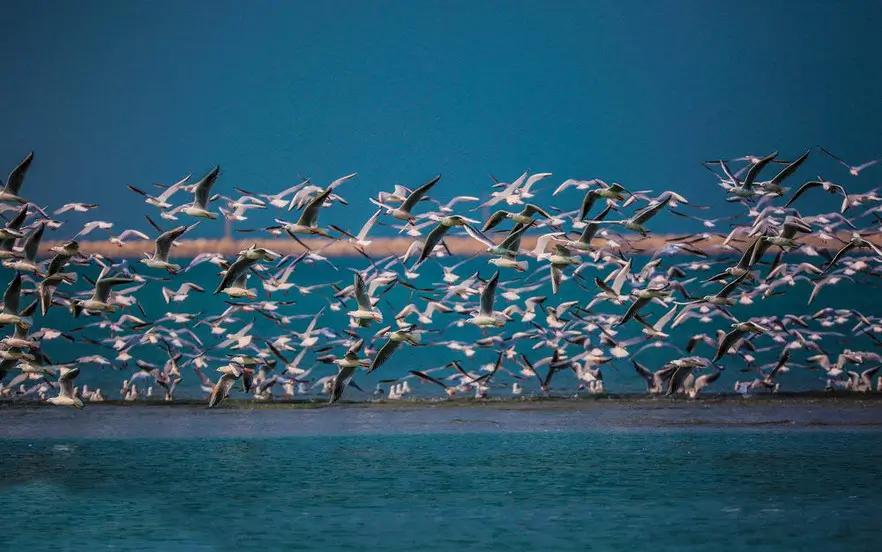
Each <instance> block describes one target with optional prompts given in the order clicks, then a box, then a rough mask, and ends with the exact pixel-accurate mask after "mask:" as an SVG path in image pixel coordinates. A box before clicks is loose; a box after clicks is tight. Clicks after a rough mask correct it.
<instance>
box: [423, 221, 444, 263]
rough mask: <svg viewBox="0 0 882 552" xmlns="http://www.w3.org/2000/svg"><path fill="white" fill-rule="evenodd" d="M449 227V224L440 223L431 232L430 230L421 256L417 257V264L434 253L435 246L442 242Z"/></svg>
mask: <svg viewBox="0 0 882 552" xmlns="http://www.w3.org/2000/svg"><path fill="white" fill-rule="evenodd" d="M449 228H450V227H449V226H445V225H443V224H440V223H439V224H438V226H436V227H435V228H433V229H432V231H431V232H429V235H428V236H426V243H424V244H423V250H422V251H421V252H420V258H419V259H417V262H416V264H417V265H419V264H420V263H422V262H423V261H425V260H426V259H428V258H429V255H431V254H432V251H434V249H435V246H437V245H438V244H439V243H441V239H442V238H443V237H444V234H446V233H447V230H448V229H449Z"/></svg>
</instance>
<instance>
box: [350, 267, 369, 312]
mask: <svg viewBox="0 0 882 552" xmlns="http://www.w3.org/2000/svg"><path fill="white" fill-rule="evenodd" d="M355 302H356V303H358V308H360V309H362V310H366V311H370V310H373V308H374V306H373V305H372V304H371V298H370V297H369V296H368V293H367V288H366V287H365V285H364V278H362V277H361V274H359V273H357V272H356V273H355Z"/></svg>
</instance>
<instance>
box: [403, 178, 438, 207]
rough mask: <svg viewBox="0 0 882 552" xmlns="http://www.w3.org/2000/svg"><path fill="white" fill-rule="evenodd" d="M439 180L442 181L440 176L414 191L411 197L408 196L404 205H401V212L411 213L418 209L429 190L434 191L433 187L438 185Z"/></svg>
mask: <svg viewBox="0 0 882 552" xmlns="http://www.w3.org/2000/svg"><path fill="white" fill-rule="evenodd" d="M439 180H441V175H440V174H439V175H438V176H436V177H435V178H433V179H432V180H430V181H429V182H427V183H426V184H423V185H422V186H420V187H419V188H417V189H416V190H414V191H413V192H412V193H411V194H410V195H409V196H407V199H405V200H404V203H402V204H401V210H402V211H405V212H408V213H409V212H410V210H411V209H413V208H414V207H416V204H417V203H418V202H419V201H420V200H421V199H423V197H424V196H425V195H426V194H427V193H429V190H431V189H432V186H434V185H435V184H437V183H438V181H439Z"/></svg>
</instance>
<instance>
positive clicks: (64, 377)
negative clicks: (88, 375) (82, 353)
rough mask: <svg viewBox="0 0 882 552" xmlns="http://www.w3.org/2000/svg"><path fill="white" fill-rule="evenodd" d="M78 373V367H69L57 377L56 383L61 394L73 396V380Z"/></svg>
mask: <svg viewBox="0 0 882 552" xmlns="http://www.w3.org/2000/svg"><path fill="white" fill-rule="evenodd" d="M79 374H80V369H79V367H74V368H71V369H70V370H67V371H66V372H64V373H62V374H61V375H60V376H59V377H58V385H59V386H60V387H61V394H62V395H65V396H67V397H71V398H73V396H74V389H73V387H74V380H75V379H76V377H77V376H78V375H79Z"/></svg>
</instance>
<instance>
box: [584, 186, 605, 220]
mask: <svg viewBox="0 0 882 552" xmlns="http://www.w3.org/2000/svg"><path fill="white" fill-rule="evenodd" d="M598 197H600V194H599V193H598V192H597V190H588V192H587V193H586V194H585V197H584V198H583V199H582V206H581V207H579V220H582V219H584V218H585V217H587V216H588V213H590V212H591V207H593V206H594V202H595V201H597V198H598Z"/></svg>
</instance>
